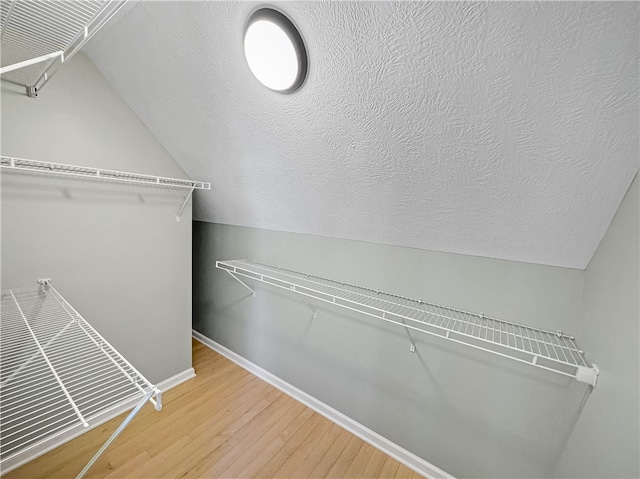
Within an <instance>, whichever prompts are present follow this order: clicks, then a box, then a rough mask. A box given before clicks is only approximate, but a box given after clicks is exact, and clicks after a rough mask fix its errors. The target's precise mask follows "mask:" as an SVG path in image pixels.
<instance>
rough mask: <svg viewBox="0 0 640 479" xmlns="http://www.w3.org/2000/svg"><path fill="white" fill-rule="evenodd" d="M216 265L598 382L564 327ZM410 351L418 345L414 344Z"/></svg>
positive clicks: (245, 265) (252, 267)
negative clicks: (530, 323) (547, 327)
mask: <svg viewBox="0 0 640 479" xmlns="http://www.w3.org/2000/svg"><path fill="white" fill-rule="evenodd" d="M216 267H217V268H220V269H222V270H225V271H226V272H227V273H229V274H230V275H231V276H232V277H233V278H234V279H236V280H237V281H239V282H240V283H242V285H243V286H245V287H246V288H247V289H249V290H250V291H251V292H252V293H253V294H254V296H255V292H254V291H253V289H251V288H250V287H249V286H248V285H247V284H245V283H244V282H243V281H242V280H240V278H239V277H238V276H242V277H245V278H249V279H251V280H255V281H259V282H262V283H266V284H269V285H272V286H275V287H278V288H282V289H285V290H288V291H293V292H295V293H298V294H301V295H304V296H308V297H311V298H314V299H316V300H319V301H323V302H326V303H330V304H334V305H336V306H339V307H342V308H346V309H349V310H351V311H356V312H358V313H362V314H365V315H367V316H371V317H374V318H377V319H381V320H383V321H387V322H390V323H394V324H397V325H399V326H402V327H403V328H407V330H413V331H419V332H421V333H426V334H429V335H433V336H437V337H439V338H442V339H445V340H448V341H453V342H456V343H459V344H464V345H466V346H470V347H472V348H475V349H479V350H482V351H485V352H488V353H492V354H496V355H498V356H502V357H505V358H509V359H512V360H515V361H518V362H521V363H525V364H529V365H531V366H534V367H538V368H542V369H546V370H548V371H552V372H554V373H558V374H561V375H563V376H568V377H571V378H574V379H577V380H578V381H581V382H584V383H586V384H589V385H591V386H594V387H595V385H596V381H597V378H598V368H597V367H596V366H595V365H590V364H589V363H588V362H587V361H586V359H585V355H584V351H582V350H580V349H579V348H578V346H577V344H576V341H575V338H574V337H572V336H568V335H566V334H563V333H562V332H560V331H555V332H554V331H547V330H544V329H540V328H534V327H531V326H525V325H522V324H517V323H513V322H510V321H504V320H501V319H497V318H492V317H489V316H486V315H484V314H482V313H470V312H467V311H461V310H458V309H454V308H449V307H446V306H440V305H437V304H433V303H429V302H426V301H423V300H416V299H412V298H406V297H403V296H398V295H395V294H391V293H385V292H382V291H376V290H373V289H368V288H363V287H360V286H355V285H352V284H348V283H343V282H340V281H334V280H331V279H327V278H322V277H319V276H313V275H309V274H305V273H300V272H297V271H291V270H287V269H282V268H278V267H274V266H269V265H264V264H260V263H255V262H253V261H249V260H229V261H217V262H216ZM411 350H412V351H414V350H415V345H414V344H413V343H412V344H411Z"/></svg>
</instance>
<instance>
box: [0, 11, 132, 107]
mask: <svg viewBox="0 0 640 479" xmlns="http://www.w3.org/2000/svg"><path fill="white" fill-rule="evenodd" d="M125 3H126V0H84V1H81V2H78V1H37V0H2V2H0V36H1V39H2V41H1V42H0V43H1V45H2V51H1V53H2V55H1V56H2V67H0V75H2V79H4V80H8V81H11V82H13V83H17V84H19V85H23V86H24V87H25V88H26V93H27V95H29V96H31V97H35V96H38V92H39V91H40V90H41V89H42V87H43V86H44V85H45V84H46V83H47V82H48V81H49V80H50V79H51V77H52V75H53V74H54V73H55V72H56V71H57V70H58V68H60V65H61V64H62V63H64V62H66V61H68V60H70V59H71V57H73V56H74V55H75V54H76V53H77V52H79V51H80V49H81V48H82V47H83V46H84V44H85V43H87V42H88V41H89V40H90V39H91V37H92V36H93V35H95V34H96V33H97V32H98V31H99V30H100V29H101V28H102V27H103V26H104V25H105V24H106V23H107V22H108V21H109V20H111V18H113V16H114V15H115V14H116V13H117V12H118V11H119V10H120V9H121V8H122V7H123V6H124V5H125Z"/></svg>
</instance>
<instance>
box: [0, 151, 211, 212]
mask: <svg viewBox="0 0 640 479" xmlns="http://www.w3.org/2000/svg"><path fill="white" fill-rule="evenodd" d="M0 168H2V169H5V170H6V171H25V172H34V173H44V174H53V175H62V176H67V177H72V178H85V179H92V180H101V181H111V182H119V183H134V184H142V185H150V186H160V187H168V188H182V189H188V190H189V192H188V194H187V196H186V197H185V199H184V202H183V203H182V205H181V207H180V209H179V210H178V213H177V215H176V219H177V220H178V221H180V216H181V214H182V211H183V210H184V208H185V206H186V205H187V202H188V201H189V199H190V198H191V195H192V194H193V191H194V190H210V189H211V183H206V182H204V181H194V180H185V179H181V178H167V177H164V176H154V175H145V174H141V173H129V172H126V171H115V170H105V169H102V168H92V167H88V166H77V165H67V164H64V163H51V162H48V161H37V160H28V159H24V158H13V157H8V156H1V157H0Z"/></svg>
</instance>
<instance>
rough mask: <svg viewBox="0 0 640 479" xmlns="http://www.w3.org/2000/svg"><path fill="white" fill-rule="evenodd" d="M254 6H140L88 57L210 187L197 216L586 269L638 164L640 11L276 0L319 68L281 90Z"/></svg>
mask: <svg viewBox="0 0 640 479" xmlns="http://www.w3.org/2000/svg"><path fill="white" fill-rule="evenodd" d="M256 5H258V4H254V3H248V2H140V3H138V4H136V5H134V6H133V8H131V9H129V10H128V11H127V13H126V14H125V15H122V16H121V18H119V19H118V20H117V21H116V22H114V23H113V24H112V25H110V26H108V27H107V28H105V29H104V31H102V32H101V33H100V34H99V36H97V37H96V38H95V39H94V40H93V41H92V43H91V44H90V45H89V47H88V49H87V53H88V55H89V56H90V58H91V59H92V61H93V62H94V63H95V64H96V65H97V67H98V68H99V69H100V70H101V71H102V72H103V73H104V75H105V76H106V77H107V78H108V79H109V80H110V81H111V82H112V84H113V85H114V87H115V88H116V89H117V90H118V92H119V93H120V94H121V95H122V97H123V98H124V99H125V101H127V102H128V104H129V105H130V106H131V108H132V109H133V110H134V111H135V112H136V113H137V114H138V116H139V117H140V118H141V119H142V120H143V121H144V122H145V123H146V125H147V126H148V127H149V129H150V130H151V131H152V132H153V133H154V134H155V135H156V137H157V138H158V139H159V140H160V141H161V142H162V143H163V144H164V146H165V147H166V148H167V150H168V151H169V152H170V153H171V154H172V155H173V156H174V157H175V159H176V160H177V161H178V162H179V163H180V164H181V165H182V167H183V168H184V169H185V171H187V173H188V174H190V175H191V176H192V177H193V178H197V179H201V180H205V181H211V183H212V188H213V190H212V192H206V193H203V194H201V195H199V196H197V198H196V203H195V212H194V216H195V219H198V220H203V221H211V222H219V223H226V224H233V225H244V226H253V227H258V228H268V229H274V230H284V231H293V232H302V233H309V234H315V235H323V236H330V237H339V238H349V239H357V240H365V241H372V242H377V243H386V244H394V245H402V246H410V247H416V248H423V249H429V250H437V251H447V252H454V253H464V254H472V255H481V256H488V257H494V258H503V259H511V260H519V261H526V262H533V263H542V264H550V265H560V266H567V267H574V268H584V267H585V266H586V265H587V263H588V262H589V260H590V258H591V256H592V254H593V252H594V251H595V249H596V247H597V245H598V243H599V241H600V239H601V238H602V236H603V234H604V232H605V230H606V228H607V226H608V224H609V222H610V220H611V218H612V216H613V214H614V213H615V211H616V208H617V207H618V205H619V203H620V201H621V200H622V197H623V196H624V194H625V192H626V190H627V187H628V186H629V184H630V183H631V180H632V179H633V176H634V175H635V173H636V172H637V170H638V154H639V152H638V129H639V122H638V107H639V105H638V44H639V38H638V21H639V16H638V4H637V3H635V2H631V3H624V2H622V3H606V2H541V3H533V2H520V3H504V2H495V3H490V2H489V3H488V2H482V3H480V2H478V3H462V2H461V3H458V2H451V3H449V2H434V3H429V2H406V3H404V2H403V3H390V2H380V3H374V2H362V3H360V2H292V3H277V6H278V7H279V8H280V9H281V10H283V11H285V12H286V13H287V14H288V15H289V16H290V17H291V19H292V20H293V21H294V22H295V23H296V24H297V25H298V27H299V28H300V30H301V32H302V34H303V37H304V39H305V42H306V45H307V48H308V51H309V55H310V70H309V76H308V79H307V81H306V83H305V84H304V86H303V87H302V89H301V90H299V91H298V92H296V93H294V94H291V95H282V94H278V93H275V92H272V91H270V90H268V89H266V88H265V87H263V86H262V85H261V84H259V83H258V81H257V80H256V79H255V78H254V77H253V76H252V74H251V73H250V71H249V68H248V66H247V64H246V62H245V60H244V56H243V44H242V33H243V27H244V23H245V21H246V19H247V17H248V15H249V14H250V12H251V11H252V10H253V9H254V8H255V7H256Z"/></svg>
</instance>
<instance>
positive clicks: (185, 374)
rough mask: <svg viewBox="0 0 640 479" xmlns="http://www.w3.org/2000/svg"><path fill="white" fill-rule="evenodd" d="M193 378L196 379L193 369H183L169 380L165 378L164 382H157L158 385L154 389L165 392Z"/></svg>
mask: <svg viewBox="0 0 640 479" xmlns="http://www.w3.org/2000/svg"><path fill="white" fill-rule="evenodd" d="M195 377H196V372H195V370H194V369H193V368H189V369H185V370H184V371H182V372H181V373H178V374H175V375H173V376H171V377H170V378H167V379H165V380H164V381H161V382H159V383H158V384H156V387H157V388H158V389H159V390H160V391H162V392H165V391H168V390H169V389H173V388H175V387H176V386H178V385H179V384H182V383H183V382H185V381H188V380H189V379H191V378H195Z"/></svg>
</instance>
